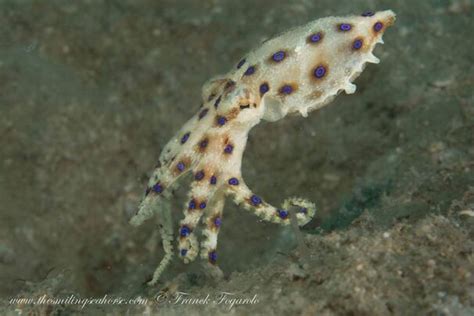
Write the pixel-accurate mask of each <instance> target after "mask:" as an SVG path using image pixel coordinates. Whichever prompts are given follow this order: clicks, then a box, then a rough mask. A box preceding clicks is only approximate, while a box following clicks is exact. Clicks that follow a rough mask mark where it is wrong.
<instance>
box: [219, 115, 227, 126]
mask: <svg viewBox="0 0 474 316" xmlns="http://www.w3.org/2000/svg"><path fill="white" fill-rule="evenodd" d="M226 122H227V119H226V118H225V117H224V116H219V117H217V124H219V125H220V126H223V125H224V124H225V123H226Z"/></svg>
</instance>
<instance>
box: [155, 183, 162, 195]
mask: <svg viewBox="0 0 474 316" xmlns="http://www.w3.org/2000/svg"><path fill="white" fill-rule="evenodd" d="M153 191H155V192H156V193H161V192H163V187H162V186H161V184H159V183H156V184H155V185H154V186H153Z"/></svg>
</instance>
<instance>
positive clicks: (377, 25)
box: [374, 22, 383, 32]
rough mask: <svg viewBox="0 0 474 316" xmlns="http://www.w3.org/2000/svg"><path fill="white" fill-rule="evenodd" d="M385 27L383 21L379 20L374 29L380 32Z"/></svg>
mask: <svg viewBox="0 0 474 316" xmlns="http://www.w3.org/2000/svg"><path fill="white" fill-rule="evenodd" d="M382 29H383V23H382V22H377V23H375V24H374V31H375V32H380V31H381V30H382Z"/></svg>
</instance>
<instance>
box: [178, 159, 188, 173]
mask: <svg viewBox="0 0 474 316" xmlns="http://www.w3.org/2000/svg"><path fill="white" fill-rule="evenodd" d="M176 168H177V169H178V170H179V171H183V170H184V168H186V165H185V164H184V162H182V161H180V162H178V164H177V165H176Z"/></svg>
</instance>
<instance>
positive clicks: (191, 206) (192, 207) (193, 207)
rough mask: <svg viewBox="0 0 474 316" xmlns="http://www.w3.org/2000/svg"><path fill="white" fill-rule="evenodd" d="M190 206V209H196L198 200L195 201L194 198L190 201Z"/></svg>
mask: <svg viewBox="0 0 474 316" xmlns="http://www.w3.org/2000/svg"><path fill="white" fill-rule="evenodd" d="M188 208H189V209H190V210H194V209H195V208H196V201H194V199H192V200H191V201H189V205H188Z"/></svg>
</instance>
